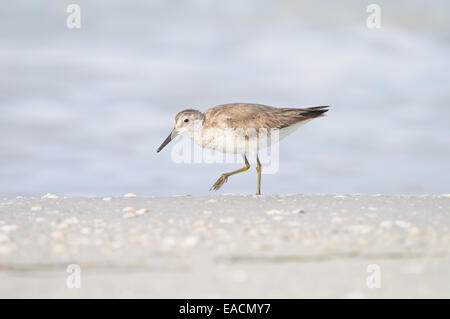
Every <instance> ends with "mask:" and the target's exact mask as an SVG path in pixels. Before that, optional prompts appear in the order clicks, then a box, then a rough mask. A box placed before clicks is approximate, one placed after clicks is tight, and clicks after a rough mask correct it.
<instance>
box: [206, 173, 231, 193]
mask: <svg viewBox="0 0 450 319" xmlns="http://www.w3.org/2000/svg"><path fill="white" fill-rule="evenodd" d="M227 180H228V175H226V174H222V176H220V177H219V179H218V180H217V181H216V182H215V183H214V185H213V186H212V187H211V189H210V191H212V190H215V191H216V190H218V189H219V188H221V187H222V185H223V184H225V183H226V181H227Z"/></svg>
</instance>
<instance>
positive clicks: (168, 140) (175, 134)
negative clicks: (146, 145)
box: [156, 129, 178, 153]
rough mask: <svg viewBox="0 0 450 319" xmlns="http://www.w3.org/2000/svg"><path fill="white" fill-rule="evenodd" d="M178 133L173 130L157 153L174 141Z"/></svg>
mask: <svg viewBox="0 0 450 319" xmlns="http://www.w3.org/2000/svg"><path fill="white" fill-rule="evenodd" d="M177 135H178V132H177V131H176V130H175V129H173V130H172V132H171V133H170V134H169V136H167V138H166V139H165V140H164V142H163V143H162V144H161V146H160V147H159V148H158V149H157V150H156V152H157V153H159V152H160V151H161V150H162V149H163V148H164V147H165V146H166V145H167V144H169V142H170V141H171V140H173V139H174V138H175V137H177Z"/></svg>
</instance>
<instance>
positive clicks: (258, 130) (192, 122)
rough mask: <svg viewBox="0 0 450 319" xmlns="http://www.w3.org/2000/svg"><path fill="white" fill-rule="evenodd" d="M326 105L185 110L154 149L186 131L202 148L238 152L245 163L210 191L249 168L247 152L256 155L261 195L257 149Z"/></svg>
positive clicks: (239, 105)
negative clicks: (170, 130)
mask: <svg viewBox="0 0 450 319" xmlns="http://www.w3.org/2000/svg"><path fill="white" fill-rule="evenodd" d="M328 107H329V106H315V107H308V108H281V107H280V108H279V107H273V106H267V105H261V104H248V103H233V104H223V105H217V106H215V107H213V108H211V109H209V110H207V111H206V112H204V113H202V112H200V111H197V110H192V109H188V110H184V111H181V112H180V113H178V114H177V115H176V116H175V127H174V128H173V130H172V132H171V133H170V134H169V136H168V137H167V138H166V139H165V140H164V142H163V143H162V144H161V146H160V147H159V148H158V150H157V152H160V151H161V150H162V149H163V148H164V147H165V146H166V145H167V144H169V142H170V141H171V140H173V139H174V138H175V137H176V136H178V135H180V134H185V135H188V136H189V137H190V138H191V139H192V140H193V141H194V142H195V143H197V144H199V145H200V146H202V147H204V148H209V149H214V150H218V151H221V152H224V153H232V154H241V155H242V157H243V159H244V162H245V166H244V167H242V168H241V169H238V170H235V171H232V172H229V173H223V174H222V175H221V176H220V177H219V179H218V180H217V181H216V182H215V183H214V185H213V186H212V187H211V190H218V189H219V188H220V187H221V186H222V185H223V184H224V183H225V182H226V181H227V180H228V177H230V176H231V175H234V174H238V173H241V172H245V171H246V170H248V169H249V168H250V164H249V163H248V160H247V157H246V155H247V154H249V155H251V156H255V157H256V163H257V165H256V171H257V173H258V181H257V189H256V195H260V194H261V163H260V162H259V158H258V151H259V150H261V149H264V148H266V147H268V146H270V145H271V144H273V143H276V142H278V141H280V140H281V139H283V138H284V137H286V136H287V135H289V134H290V133H292V132H293V131H295V130H296V129H297V128H298V127H299V126H300V125H302V124H304V123H306V122H308V121H309V120H312V119H314V118H317V117H322V116H324V113H325V112H327V111H328Z"/></svg>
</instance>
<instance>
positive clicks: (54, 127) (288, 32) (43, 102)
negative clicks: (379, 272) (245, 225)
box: [0, 0, 450, 196]
mask: <svg viewBox="0 0 450 319" xmlns="http://www.w3.org/2000/svg"><path fill="white" fill-rule="evenodd" d="M70 3H78V4H79V5H80V6H81V10H82V12H81V29H68V28H67V27H66V18H67V16H68V13H66V7H67V5H68V4H70ZM370 3H373V1H356V0H355V1H339V2H338V1H331V0H330V1H309V2H301V1H294V0H292V1H261V0H258V1H256V0H254V1H245V2H244V1H237V0H233V1H220V2H219V1H206V0H205V1H200V0H197V1H162V0H161V1H127V2H124V1H87V0H82V1H56V0H54V1H43V0H41V1H33V2H31V1H10V2H7V3H4V4H2V9H1V10H0V196H16V195H42V194H44V193H47V192H51V193H56V194H59V195H66V196H78V195H83V196H96V195H98V196H102V195H120V194H124V193H128V192H134V193H137V194H139V195H155V196H156V195H169V194H187V193H189V194H207V193H208V189H209V188H210V186H211V185H212V184H213V183H214V181H215V180H216V179H217V178H218V177H219V175H220V174H221V173H222V172H225V171H229V170H233V169H235V168H237V167H238V165H237V164H235V165H231V164H226V165H225V164H190V165H188V164H175V163H173V162H172V161H171V160H170V150H171V149H170V148H171V147H173V146H172V145H169V146H168V147H167V148H166V149H165V150H163V151H162V152H161V153H159V154H156V148H157V147H158V146H159V144H160V143H161V142H162V141H163V139H164V138H165V137H166V136H167V134H168V133H169V132H170V130H171V129H172V126H173V117H174V115H175V114H176V113H177V112H178V111H180V110H182V109H185V108H198V109H200V110H206V109H207V108H209V107H212V106H214V105H216V104H222V103H229V102H257V103H262V104H268V105H274V106H285V107H301V106H313V105H324V104H330V105H332V108H331V110H330V112H329V113H328V115H327V117H325V118H323V119H318V120H314V121H312V122H310V123H308V124H306V125H305V126H303V127H301V128H300V129H299V130H298V131H297V132H295V133H294V134H292V135H291V136H289V137H287V138H286V139H285V140H283V141H282V142H281V145H280V155H281V158H280V169H279V171H278V173H277V174H274V175H264V176H263V185H262V190H263V193H299V192H300V193H384V194H394V193H396V194H398V193H400V194H420V193H449V192H450V187H449V180H450V170H449V169H448V163H449V162H450V131H449V130H450V91H449V88H450V79H449V74H450V72H449V71H450V60H449V58H448V57H449V56H450V21H449V20H448V12H449V9H450V3H449V2H448V1H433V2H425V1H382V2H381V1H380V2H377V3H379V4H380V5H381V10H382V11H381V28H380V29H369V28H367V26H366V18H367V16H368V15H369V14H368V13H367V12H366V7H367V5H368V4H370ZM255 184H256V174H255V172H254V170H253V169H252V170H251V171H249V172H246V173H244V174H241V175H238V176H233V177H231V178H230V179H229V182H228V183H227V184H226V185H225V186H224V187H223V188H222V190H221V192H233V193H253V192H254V191H255V187H256V185H255Z"/></svg>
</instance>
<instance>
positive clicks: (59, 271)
mask: <svg viewBox="0 0 450 319" xmlns="http://www.w3.org/2000/svg"><path fill="white" fill-rule="evenodd" d="M449 225H450V195H442V196H381V195H371V196H368V195H314V196H306V195H298V194H293V195H280V196H264V195H263V196H259V197H258V196H253V195H249V196H243V195H222V196H205V197H193V196H188V195H183V196H173V197H165V198H141V197H134V195H132V194H129V195H127V196H125V197H115V198H110V197H107V198H58V197H57V196H52V195H48V196H44V198H21V197H19V198H15V199H1V200H0V282H1V285H0V297H1V298H11V297H18V298H25V297H31V298H38V297H45V298H47V297H49V298H55V297H62V298H73V297H74V298H78V297H87V298H94V297H113V298H116V297H124V298H128V297H137V298H141V297H150V298H250V297H252V298H314V297H325V298H392V297H400V298H419V297H424V298H430V297H437V298H449V297H450V289H449V287H450V275H449V273H448V269H450V259H449V253H450V231H449ZM69 265H76V266H79V267H80V270H81V274H80V279H81V280H80V283H81V287H80V288H68V285H67V281H68V277H69V276H70V275H71V274H72V273H69V272H67V268H68V266H69ZM374 267H375V268H374ZM374 269H375V270H377V271H378V273H377V276H378V277H377V278H378V284H377V285H376V286H375V287H374V286H373V285H372V286H371V284H370V283H369V284H368V283H367V282H368V281H370V279H369V277H370V276H372V275H373V274H374V273H373V270H374ZM372 279H373V277H372ZM369 286H371V287H369ZM377 286H379V287H377Z"/></svg>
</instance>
